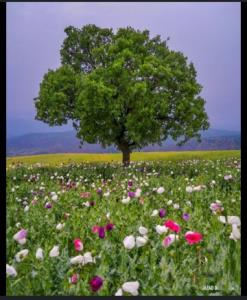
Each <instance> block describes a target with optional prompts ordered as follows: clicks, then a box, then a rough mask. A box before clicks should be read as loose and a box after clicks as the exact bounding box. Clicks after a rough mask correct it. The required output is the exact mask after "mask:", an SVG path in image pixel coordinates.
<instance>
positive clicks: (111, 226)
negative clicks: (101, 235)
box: [105, 223, 114, 231]
mask: <svg viewBox="0 0 247 300" xmlns="http://www.w3.org/2000/svg"><path fill="white" fill-rule="evenodd" d="M113 228H114V225H113V224H111V223H108V224H107V225H106V226H105V230H106V231H111V230H112V229H113Z"/></svg>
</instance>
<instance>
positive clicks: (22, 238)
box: [13, 229, 27, 245]
mask: <svg viewBox="0 0 247 300" xmlns="http://www.w3.org/2000/svg"><path fill="white" fill-rule="evenodd" d="M26 237H27V230H25V229H21V230H20V231H18V232H17V233H16V234H15V235H14V236H13V239H14V240H15V241H17V242H18V243H19V244H21V245H23V244H25V243H26Z"/></svg>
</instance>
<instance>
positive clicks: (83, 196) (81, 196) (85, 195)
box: [80, 192, 91, 199]
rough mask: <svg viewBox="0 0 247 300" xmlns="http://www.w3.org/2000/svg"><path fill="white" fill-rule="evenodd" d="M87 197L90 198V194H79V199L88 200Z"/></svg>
mask: <svg viewBox="0 0 247 300" xmlns="http://www.w3.org/2000/svg"><path fill="white" fill-rule="evenodd" d="M89 197H91V193H90V192H82V193H80V198H83V199H85V198H89Z"/></svg>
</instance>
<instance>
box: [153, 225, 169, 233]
mask: <svg viewBox="0 0 247 300" xmlns="http://www.w3.org/2000/svg"><path fill="white" fill-rule="evenodd" d="M155 230H156V232H157V233H158V234H163V233H166V232H167V231H168V228H167V227H166V226H164V225H157V226H156V227H155Z"/></svg>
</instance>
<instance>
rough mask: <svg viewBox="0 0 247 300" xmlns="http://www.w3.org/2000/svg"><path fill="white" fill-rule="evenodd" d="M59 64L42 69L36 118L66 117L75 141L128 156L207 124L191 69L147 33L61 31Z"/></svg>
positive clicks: (58, 120)
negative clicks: (132, 152) (94, 144)
mask: <svg viewBox="0 0 247 300" xmlns="http://www.w3.org/2000/svg"><path fill="white" fill-rule="evenodd" d="M65 32H66V34H67V37H66V38H65V40H64V42H63V45H62V48H61V51H60V53H61V64H62V66H61V67H59V68H58V69H56V70H55V71H53V70H49V71H48V73H46V74H45V75H44V78H43V80H42V82H41V84H40V91H39V96H38V97H37V98H36V102H35V106H36V109H37V115H36V118H37V119H38V120H42V121H44V122H46V123H48V124H50V125H62V124H66V123H67V122H68V120H72V121H73V125H74V127H75V128H76V130H77V136H78V137H79V138H80V139H81V141H86V142H89V143H96V142H99V143H101V144H102V145H103V146H109V145H115V146H116V147H118V149H119V150H121V151H122V152H123V153H124V154H125V153H127V156H126V158H125V159H126V160H129V153H130V152H131V151H133V149H138V148H141V147H143V146H146V145H148V144H150V143H152V144H154V143H161V142H162V141H164V140H166V139H167V137H168V136H171V137H172V138H173V139H174V140H176V141H178V142H179V144H183V143H185V142H186V141H187V140H189V139H190V138H193V137H196V138H198V139H199V138H200V135H199V133H198V131H199V130H205V129H207V128H208V127H209V123H208V117H207V114H206V112H205V109H204V105H205V100H204V99H203V98H201V96H200V92H201V89H202V87H201V86H200V85H199V84H198V83H197V81H196V70H195V68H194V65H193V64H192V63H188V62H187V57H185V56H184V55H183V54H182V53H181V52H176V51H172V50H170V49H169V48H168V46H167V43H166V41H162V40H161V38H160V36H155V37H153V38H151V37H150V35H149V31H148V30H144V31H139V30H134V29H133V28H131V27H127V28H120V29H118V31H117V32H116V33H115V34H114V33H113V30H112V29H102V28H99V27H97V26H95V25H87V26H84V27H82V28H81V29H77V28H74V27H72V26H70V27H68V28H66V29H65Z"/></svg>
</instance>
